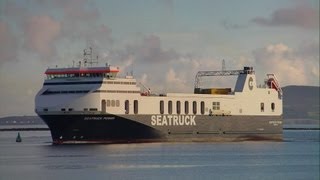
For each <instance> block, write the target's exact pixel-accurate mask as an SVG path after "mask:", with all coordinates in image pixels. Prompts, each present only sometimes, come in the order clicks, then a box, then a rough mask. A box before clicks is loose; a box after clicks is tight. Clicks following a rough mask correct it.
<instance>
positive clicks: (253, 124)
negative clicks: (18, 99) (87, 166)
mask: <svg viewBox="0 0 320 180" xmlns="http://www.w3.org/2000/svg"><path fill="white" fill-rule="evenodd" d="M90 50H91V51H90V52H89V53H88V51H84V55H85V56H87V55H88V54H89V55H91V54H92V49H90ZM87 60H88V59H85V60H84V62H83V63H82V66H81V65H79V66H77V67H69V68H48V69H47V70H46V71H45V75H46V76H47V77H46V79H45V80H44V83H43V87H42V88H41V90H40V91H39V92H38V94H37V95H36V98H35V112H36V113H37V114H38V115H39V116H40V117H41V118H42V119H43V120H44V122H45V123H46V124H47V125H48V127H49V128H50V131H51V136H52V140H53V144H75V143H136V142H211V141H244V140H276V141H278V140H282V90H281V88H280V85H279V83H278V81H277V79H276V77H275V75H273V74H268V75H267V77H266V80H265V85H263V86H257V84H256V76H255V72H254V70H253V68H252V67H244V69H242V70H223V71H199V72H198V74H197V76H196V82H195V89H194V93H166V94H153V93H151V92H150V91H149V90H148V89H147V90H145V89H144V88H143V87H141V86H140V85H139V84H138V82H137V81H136V79H134V78H133V77H132V76H125V77H123V78H121V77H118V76H117V74H118V72H119V68H118V67H114V66H110V65H106V66H100V67H94V66H86V65H85V63H86V61H87ZM91 60H92V59H91ZM228 75H236V76H238V77H237V81H236V84H235V87H234V88H233V89H231V88H206V89H203V88H201V87H199V80H200V78H201V77H203V76H228Z"/></svg>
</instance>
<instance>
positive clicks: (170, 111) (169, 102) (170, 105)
mask: <svg viewBox="0 0 320 180" xmlns="http://www.w3.org/2000/svg"><path fill="white" fill-rule="evenodd" d="M168 113H169V114H172V101H168Z"/></svg>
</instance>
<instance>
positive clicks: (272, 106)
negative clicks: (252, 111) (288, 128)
mask: <svg viewBox="0 0 320 180" xmlns="http://www.w3.org/2000/svg"><path fill="white" fill-rule="evenodd" d="M275 108H276V105H275V104H274V103H271V110H272V112H274V109H275Z"/></svg>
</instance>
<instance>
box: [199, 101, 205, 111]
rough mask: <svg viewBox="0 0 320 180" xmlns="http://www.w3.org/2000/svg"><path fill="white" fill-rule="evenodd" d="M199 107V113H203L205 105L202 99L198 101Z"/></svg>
mask: <svg viewBox="0 0 320 180" xmlns="http://www.w3.org/2000/svg"><path fill="white" fill-rule="evenodd" d="M200 109H201V114H204V110H205V106H204V102H203V101H201V103H200Z"/></svg>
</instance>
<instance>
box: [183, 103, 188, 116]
mask: <svg viewBox="0 0 320 180" xmlns="http://www.w3.org/2000/svg"><path fill="white" fill-rule="evenodd" d="M184 113H185V114H189V102H188V101H185V102H184Z"/></svg>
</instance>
